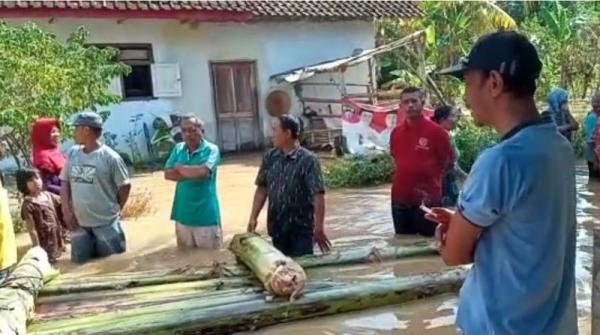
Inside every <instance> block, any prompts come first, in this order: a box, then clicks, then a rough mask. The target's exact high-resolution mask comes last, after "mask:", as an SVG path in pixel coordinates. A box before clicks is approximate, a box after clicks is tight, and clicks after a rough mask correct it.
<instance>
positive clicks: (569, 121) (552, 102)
mask: <svg viewBox="0 0 600 335" xmlns="http://www.w3.org/2000/svg"><path fill="white" fill-rule="evenodd" d="M547 112H548V113H549V114H550V116H551V117H552V120H554V124H556V129H558V131H559V132H560V133H561V134H563V136H564V137H566V138H567V139H568V140H569V141H571V139H572V136H571V134H572V132H573V131H576V130H577V129H578V128H579V124H578V123H577V121H575V118H573V116H572V115H571V112H569V93H567V91H565V90H563V89H562V88H553V89H552V91H550V94H549V95H548V111H547Z"/></svg>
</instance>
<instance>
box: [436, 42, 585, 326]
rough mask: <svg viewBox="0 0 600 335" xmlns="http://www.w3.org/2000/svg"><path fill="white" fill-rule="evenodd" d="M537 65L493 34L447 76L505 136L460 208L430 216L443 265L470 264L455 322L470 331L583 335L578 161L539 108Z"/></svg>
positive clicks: (525, 48)
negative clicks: (577, 271) (578, 263)
mask: <svg viewBox="0 0 600 335" xmlns="http://www.w3.org/2000/svg"><path fill="white" fill-rule="evenodd" d="M541 67H542V64H541V62H540V60H539V58H538V55H537V51H536V50H535V47H534V46H533V45H532V44H531V43H530V42H529V41H528V40H527V38H526V37H524V36H523V35H521V34H519V33H516V32H497V33H492V34H489V35H486V36H483V37H482V38H480V39H479V40H478V41H477V42H476V43H475V45H474V46H473V49H472V50H471V52H470V54H469V56H468V58H467V59H463V60H462V61H461V63H460V64H459V65H457V66H454V67H452V68H448V69H446V70H443V71H441V73H442V74H451V75H454V76H456V77H458V78H460V79H462V80H463V81H464V83H465V86H466V88H465V100H466V102H467V104H468V105H469V106H470V107H471V109H472V114H473V117H474V119H475V120H476V121H477V122H479V123H481V124H484V125H488V126H491V127H492V128H494V129H495V130H496V131H497V132H498V133H499V135H500V136H501V137H502V139H501V141H500V142H499V143H498V144H496V145H495V146H493V147H491V148H489V149H487V150H485V151H484V152H483V153H482V154H481V156H480V157H479V158H478V159H477V161H476V162H475V164H474V166H473V168H472V170H471V172H470V174H469V177H468V179H467V181H466V183H465V186H464V189H463V191H462V193H461V195H460V197H459V200H458V211H457V212H456V213H454V212H452V211H450V210H446V209H442V208H436V209H434V212H433V214H432V215H428V218H429V219H431V220H433V221H436V222H438V223H439V225H438V229H437V231H436V237H437V238H438V242H439V243H440V246H441V247H440V252H441V254H442V257H443V259H444V261H445V262H446V263H447V264H448V265H460V264H468V263H473V267H472V269H471V271H470V273H469V274H468V276H467V279H466V281H465V283H464V284H463V287H462V289H461V292H460V301H459V306H458V313H457V321H456V322H457V326H458V327H459V328H460V330H462V332H463V333H464V334H466V335H482V334H499V335H500V334H527V335H567V334H568V335H572V334H577V309H576V302H575V247H576V220H575V202H576V191H575V167H574V165H575V156H574V153H573V150H572V148H571V145H570V144H569V142H568V141H567V140H566V139H565V138H564V137H563V136H561V135H560V134H559V133H558V132H557V130H556V127H555V125H554V124H553V123H552V120H551V119H549V118H543V117H541V116H540V115H539V113H538V111H537V109H536V106H535V102H534V98H533V96H534V92H535V89H536V86H535V81H536V79H537V78H538V76H539V73H540V71H541Z"/></svg>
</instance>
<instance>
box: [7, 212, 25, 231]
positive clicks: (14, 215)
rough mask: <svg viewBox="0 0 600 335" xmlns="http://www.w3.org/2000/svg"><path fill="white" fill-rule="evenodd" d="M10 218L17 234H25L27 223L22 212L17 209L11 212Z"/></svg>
mask: <svg viewBox="0 0 600 335" xmlns="http://www.w3.org/2000/svg"><path fill="white" fill-rule="evenodd" d="M10 217H11V219H12V224H13V229H14V231H15V234H18V233H22V232H24V231H25V230H26V229H25V221H23V218H22V217H21V211H20V210H19V209H17V208H15V209H11V210H10Z"/></svg>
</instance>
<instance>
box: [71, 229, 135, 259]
mask: <svg viewBox="0 0 600 335" xmlns="http://www.w3.org/2000/svg"><path fill="white" fill-rule="evenodd" d="M124 252H125V234H124V233H123V229H122V228H121V224H120V223H119V222H115V223H113V224H109V225H106V226H100V227H93V228H89V227H79V228H78V229H77V230H75V231H73V232H71V261H72V262H73V263H78V264H82V263H85V262H87V261H88V260H90V259H92V258H100V257H106V256H110V255H113V254H121V253H124Z"/></svg>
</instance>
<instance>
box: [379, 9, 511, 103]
mask: <svg viewBox="0 0 600 335" xmlns="http://www.w3.org/2000/svg"><path fill="white" fill-rule="evenodd" d="M421 9H422V10H423V12H424V15H423V17H422V18H420V19H416V20H410V21H406V20H395V19H385V20H380V21H378V24H377V28H378V41H379V42H380V43H388V42H391V41H394V40H397V39H400V38H402V37H405V36H407V35H409V34H411V33H414V32H416V31H420V30H425V31H426V35H427V36H426V38H425V39H424V40H423V41H421V42H422V43H415V44H414V45H411V46H409V47H406V48H400V49H397V50H395V51H393V52H389V53H386V54H384V55H382V56H381V57H380V58H379V63H380V67H381V71H380V73H381V78H380V80H379V84H380V85H381V86H382V87H384V88H387V87H389V86H394V84H396V83H402V84H405V85H406V84H411V85H419V86H423V83H422V80H421V78H422V77H423V74H424V73H425V72H431V71H432V70H435V69H439V68H443V67H446V66H448V65H449V64H454V63H456V62H457V61H458V59H459V58H460V57H462V56H464V55H465V54H466V53H467V52H468V51H469V49H470V48H471V45H472V44H473V43H474V42H475V40H476V39H477V37H478V36H480V35H481V34H483V33H486V32H492V31H495V30H498V29H511V28H514V27H515V22H514V20H513V19H512V18H511V17H510V16H508V15H507V14H506V13H505V12H503V11H502V10H501V9H500V8H499V7H497V6H495V5H494V4H493V3H491V2H488V1H478V2H471V1H423V2H421ZM436 84H437V86H438V87H439V88H440V89H441V91H442V93H443V95H444V100H445V101H446V102H450V103H453V102H455V101H456V100H457V99H459V98H460V97H461V96H462V89H463V88H462V85H461V84H460V82H459V81H457V80H455V79H452V78H446V77H444V78H437V82H436Z"/></svg>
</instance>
